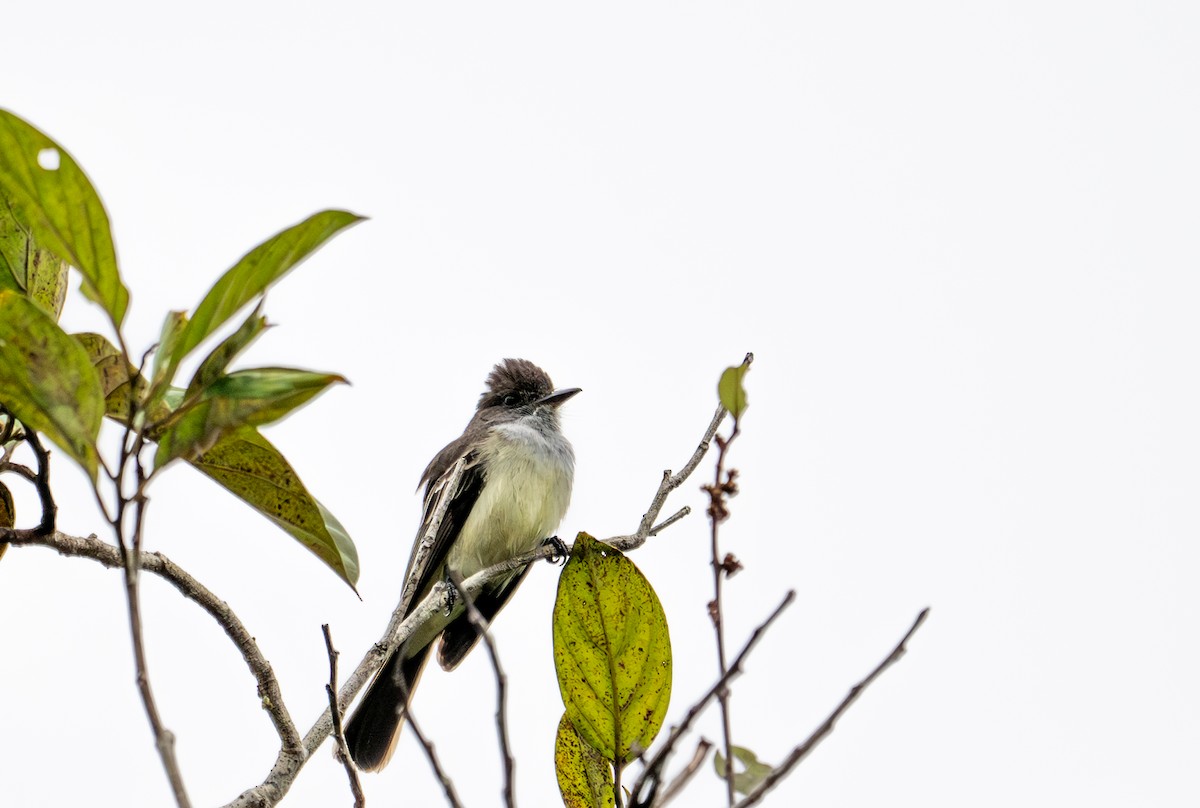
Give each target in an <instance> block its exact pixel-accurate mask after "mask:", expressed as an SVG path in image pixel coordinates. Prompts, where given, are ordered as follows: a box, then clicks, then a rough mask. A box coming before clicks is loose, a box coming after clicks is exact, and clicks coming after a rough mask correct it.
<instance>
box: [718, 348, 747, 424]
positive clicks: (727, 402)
mask: <svg viewBox="0 0 1200 808" xmlns="http://www.w3.org/2000/svg"><path fill="white" fill-rule="evenodd" d="M748 370H750V363H749V362H743V363H742V364H740V365H735V366H734V367H731V368H726V369H725V372H724V373H722V374H721V381H720V382H718V383H717V395H718V396H719V397H720V399H721V406H722V407H724V408H725V409H727V410H729V412H730V413H731V414H732V415H733V419H734V420H735V421H736V420H737V419H739V418H741V417H742V413H744V412H745V411H746V407H747V406H749V405H748V403H747V402H746V388H745V387H744V386H743V381H744V379H745V378H746V372H747V371H748Z"/></svg>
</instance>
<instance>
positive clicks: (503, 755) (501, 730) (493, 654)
mask: <svg viewBox="0 0 1200 808" xmlns="http://www.w3.org/2000/svg"><path fill="white" fill-rule="evenodd" d="M451 583H452V584H454V587H455V589H456V591H457V592H458V594H459V596H460V597H461V598H462V599H463V604H464V605H465V606H466V610H467V619H468V620H470V621H471V625H472V627H474V629H475V633H476V634H477V635H479V638H480V639H481V640H483V644H484V647H486V648H487V652H488V658H489V659H490V660H491V662H492V672H493V673H494V674H495V676H496V734H497V736H499V739H500V760H501V762H502V763H503V764H504V805H505V806H506V808H516V805H517V796H516V792H515V790H514V785H513V783H514V779H515V775H514V773H515V770H516V766H517V764H516V762H515V761H514V760H513V755H512V746H511V744H510V743H509V740H508V677H506V676H505V675H504V668H503V667H501V665H500V653H499V651H497V649H496V640H495V639H494V638H493V637H492V633H491V632H490V631H488V622H487V620H485V619H484V617H483V614H481V613H480V611H479V609H478V608H476V606H475V598H473V597H472V596H471V595H470V594H469V593H467V592H466V591H465V590H464V589H463V587H462V578H461V577H459V576H455V577H452V578H451Z"/></svg>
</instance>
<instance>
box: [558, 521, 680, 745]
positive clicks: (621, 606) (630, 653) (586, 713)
mask: <svg viewBox="0 0 1200 808" xmlns="http://www.w3.org/2000/svg"><path fill="white" fill-rule="evenodd" d="M553 634H554V663H555V668H556V670H557V673H558V685H559V690H560V691H561V693H562V698H563V703H564V704H565V705H566V708H567V717H568V718H569V719H570V721H571V724H572V726H574V727H575V730H576V731H577V732H578V733H579V734H580V736H582V737H583V739H584V740H585V741H586V742H587V743H588V744H589V745H590V746H591V747H592V748H594V749H595V750H597V751H598V752H599V753H600V754H602V755H603V756H604V757H605V758H607V759H609V760H613V761H616V762H617V763H618V765H622V764H624V763H628V762H629V761H630V760H633V759H634V758H635V757H636V756H637V755H638V754H640V753H641V752H642V751H644V750H645V749H647V748H648V747H649V746H650V743H651V742H652V741H653V740H654V737H655V736H656V735H657V734H658V731H659V729H660V728H661V727H662V722H663V717H664V715H665V714H666V711H667V704H668V703H669V701H670V698H671V638H670V635H669V633H668V631H667V618H666V615H665V614H664V613H663V609H662V604H661V603H659V600H658V596H657V595H656V594H655V593H654V589H653V588H652V587H651V586H650V583H649V581H647V580H646V578H645V576H643V575H642V573H641V571H640V570H639V569H638V568H637V566H636V565H634V563H633V562H632V561H630V560H629V559H628V558H626V557H625V556H624V555H623V554H622V553H620V552H619V551H617V550H615V549H613V548H612V547H609V546H607V545H605V544H601V543H600V542H597V541H596V540H595V539H593V538H592V537H591V536H589V535H587V534H586V533H580V534H579V536H578V537H577V538H576V540H575V546H574V547H573V548H572V550H571V558H570V560H569V561H567V563H566V565H565V566H564V567H563V571H562V575H561V576H560V577H559V581H558V597H557V599H556V601H555V604H554V626H553Z"/></svg>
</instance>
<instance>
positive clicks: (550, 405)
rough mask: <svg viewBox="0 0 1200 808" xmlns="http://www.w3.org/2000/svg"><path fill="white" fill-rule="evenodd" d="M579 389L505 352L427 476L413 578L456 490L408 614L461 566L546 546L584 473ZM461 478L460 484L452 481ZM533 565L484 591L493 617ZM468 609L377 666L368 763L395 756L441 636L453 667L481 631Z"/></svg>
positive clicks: (456, 604) (364, 752)
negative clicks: (570, 414) (574, 404)
mask: <svg viewBox="0 0 1200 808" xmlns="http://www.w3.org/2000/svg"><path fill="white" fill-rule="evenodd" d="M578 392H579V388H577V387H572V388H568V389H563V390H555V389H554V385H553V384H552V383H551V382H550V377H549V376H548V375H547V374H546V372H545V371H544V370H542V369H541V368H539V367H538V366H537V365H535V364H533V363H532V362H529V361H527V360H525V359H505V360H504V361H503V362H501V363H500V364H498V365H496V366H495V367H494V368H493V369H492V372H491V373H490V374H489V375H488V377H487V390H485V391H484V393H483V395H481V396H480V398H479V404H478V405H477V406H476V408H475V415H474V416H473V417H472V418H471V421H470V423H468V424H467V428H466V430H465V431H464V432H463V434H462V437H460V438H458V439H457V440H455V441H454V442H452V443H450V444H449V445H448V446H446V448H444V449H442V450H441V451H440V452H438V453H437V455H436V456H435V457H434V458H433V460H431V461H430V462H429V465H428V466H427V467H426V468H425V473H424V474H423V475H421V483H424V484H425V503H424V508H425V516H424V518H423V519H422V522H421V528H420V530H418V531H417V538H416V541H414V543H413V550H412V556H411V557H410V558H409V562H408V570H407V571H406V572H405V574H404V580H405V581H406V582H408V581H409V579H410V578H411V577H413V576H412V573H413V564H414V562H416V561H417V558H418V553H417V550H418V547H419V545H420V543H421V539H422V537H423V536H425V534H426V533H427V532H428V528H429V527H430V525H431V522H432V521H433V518H434V514H435V512H436V511H437V510H438V504H439V503H440V502H441V500H442V499H443V498H446V497H448V498H449V501H448V503H447V504H446V507H445V509H444V516H443V518H442V522H441V524H440V525H439V527H438V529H437V534H436V536H435V537H434V539H433V544H432V547H431V550H430V552H429V553H428V555H427V556H425V561H424V564H423V569H422V570H421V571H420V572H419V573H417V575H416V577H415V580H414V581H412V582H411V583H410V584H407V583H406V588H405V590H404V593H403V595H402V600H403V599H404V598H407V599H408V607H407V610H406V612H405V614H406V615H407V614H410V613H411V612H412V610H413V609H414V608H416V606H417V605H418V604H420V602H421V601H422V600H423V599H424V598H425V596H426V595H427V594H428V593H429V590H430V589H431V588H432V587H433V585H434V584H435V583H437V582H438V581H440V580H442V579H444V578H446V577H448V576H450V575H451V574H453V575H455V576H461V577H463V578H468V577H470V576H471V575H473V574H474V573H476V572H479V571H480V570H482V569H486V568H487V567H490V566H492V565H494V564H499V563H501V562H503V561H507V560H508V559H510V558H513V557H514V556H518V555H521V554H522V553H527V552H530V551H532V550H535V549H537V548H538V547H539V546H540V545H541V544H542V543H543V542H544V541H545V540H546V539H547V538H548V537H550V536H552V535H553V533H554V531H555V529H557V528H558V524H559V522H561V521H562V518H563V515H564V514H565V513H566V512H567V505H569V504H570V501H571V484H572V481H573V479H574V476H575V453H574V451H572V449H571V444H570V442H569V441H568V440H567V439H566V437H564V436H563V433H562V428H561V426H560V424H559V419H558V408H559V407H560V406H561V405H562V403H563V402H564V401H566V400H567V399H569V398H571V396H573V395H575V394H576V393H578ZM459 461H462V468H461V471H460V472H459V473H458V474H457V480H456V482H455V478H456V475H455V468H456V467H457V466H458V465H459ZM452 482H453V483H454V485H453V490H448V489H447V488H446V486H447V485H448V484H450V483H452ZM528 572H529V567H528V566H526V567H524V568H522V569H519V570H515V571H513V573H512V574H511V575H509V576H508V577H506V578H503V579H500V580H498V581H493V582H492V583H491V584H489V585H488V587H487V588H485V589H484V590H483V591H481V592H480V593H479V594H478V595H476V596H475V598H474V603H475V606H476V608H478V610H479V611H480V613H481V614H482V615H483V617H484V619H486V620H487V621H489V622H490V621H491V620H492V618H494V617H495V616H496V614H497V613H498V612H499V611H500V609H501V608H503V607H504V604H505V603H507V602H508V599H509V598H510V597H512V594H513V592H515V591H516V588H517V586H518V585H519V584H520V583H521V581H522V580H524V578H525V575H526V574H527V573H528ZM465 611H466V610H465V607H464V604H463V603H462V602H461V601H451V605H450V607H449V608H448V609H444V610H442V611H440V612H439V613H438V614H437V615H436V616H435V617H434V618H433V619H432V620H430V621H429V622H427V623H426V624H424V625H423V626H422V627H420V628H419V629H417V631H416V633H415V634H414V635H413V636H412V637H410V638H409V639H408V640H406V641H405V642H404V644H403V645H401V646H400V647H399V648H398V649H397V650H396V651H395V653H393V654H392V656H391V657H389V658H388V660H387V661H386V662H385V663H384V665H383V668H382V669H380V671H379V673H377V674H376V675H375V679H374V681H372V682H371V686H370V687H369V688H368V689H367V694H366V695H365V696H364V697H363V699H362V702H361V703H360V704H359V705H358V708H357V709H356V710H355V711H354V714H353V715H352V716H351V717H350V720H349V722H347V724H346V741H347V744H348V745H349V747H350V756H351V757H352V758H354V762H355V764H356V765H357V766H358V767H359V768H360V769H366V770H368V771H378V770H379V769H382V768H383V767H384V766H386V765H387V762H388V760H390V759H391V757H392V753H393V752H394V751H395V749H396V740H397V739H398V738H399V735H400V728H401V726H402V725H403V723H404V710H405V707H406V706H407V705H408V702H409V699H411V698H412V691H413V689H414V688H415V687H416V685H417V679H418V678H419V677H420V675H421V671H422V669H424V667H425V662H426V661H427V658H428V655H429V651H430V650H431V649H432V648H433V643H434V641H435V640H437V639H438V638H439V637H440V638H441V642H440V643H439V645H438V662H439V663H440V664H441V666H442V668H443V669H445V670H453V669H454V668H455V667H456V666H457V665H458V663H460V662H461V661H462V660H463V657H465V656H466V655H467V652H468V651H470V650H471V648H472V647H473V646H474V645H475V643H476V641H477V640H478V639H479V637H478V634H477V633H476V631H475V628H474V626H472V625H471V622H470V620H469V619H468V617H467V615H466V613H465Z"/></svg>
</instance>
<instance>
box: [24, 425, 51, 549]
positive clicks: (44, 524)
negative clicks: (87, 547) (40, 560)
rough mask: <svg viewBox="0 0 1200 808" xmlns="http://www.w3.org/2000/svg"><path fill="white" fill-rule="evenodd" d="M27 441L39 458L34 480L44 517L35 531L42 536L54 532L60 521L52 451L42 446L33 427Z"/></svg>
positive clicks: (27, 430)
mask: <svg viewBox="0 0 1200 808" xmlns="http://www.w3.org/2000/svg"><path fill="white" fill-rule="evenodd" d="M25 442H26V443H28V444H29V448H30V449H32V450H33V456H34V457H35V458H37V476H36V477H35V478H34V481H33V482H34V486H35V487H36V488H37V493H38V503H39V504H40V505H41V508H42V519H41V521H40V522H38V526H37V527H35V528H34V531H35V532H36V533H37V534H38V535H40V536H45V535H46V534H47V533H53V532H54V526H55V524H57V521H58V505H57V504H55V502H54V495H53V493H52V492H51V491H50V453H49V452H48V451H46V447H44V446H42V441H41V440H40V439H39V438H38V436H37V433H36V432H34V431H33V430H31V429H26V430H25Z"/></svg>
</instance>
